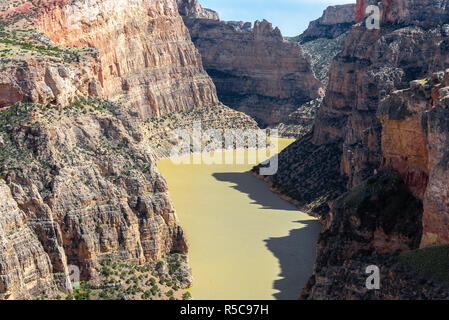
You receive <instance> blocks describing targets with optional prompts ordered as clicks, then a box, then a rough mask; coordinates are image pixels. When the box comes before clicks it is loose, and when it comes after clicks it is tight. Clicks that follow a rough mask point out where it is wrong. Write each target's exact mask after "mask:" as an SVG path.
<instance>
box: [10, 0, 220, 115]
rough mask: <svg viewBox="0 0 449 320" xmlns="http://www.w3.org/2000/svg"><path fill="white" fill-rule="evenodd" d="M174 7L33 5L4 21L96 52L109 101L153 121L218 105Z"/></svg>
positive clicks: (64, 0)
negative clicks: (28, 26) (124, 103)
mask: <svg viewBox="0 0 449 320" xmlns="http://www.w3.org/2000/svg"><path fill="white" fill-rule="evenodd" d="M177 8H178V7H177V4H176V2H175V0H166V1H162V2H160V1H155V0H151V1H150V0H137V1H131V0H123V1H103V0H97V1H87V0H82V1H68V0H59V1H54V0H47V1H29V2H25V3H23V4H17V6H16V7H13V8H11V9H9V10H8V11H6V12H5V13H4V14H3V18H2V19H3V20H7V21H8V20H9V21H11V20H13V19H14V21H16V20H18V19H19V22H21V21H23V20H25V21H31V22H32V25H33V26H34V27H36V28H37V29H38V30H39V32H40V33H41V34H43V35H44V36H46V37H47V38H49V39H50V40H51V41H52V42H53V43H54V44H56V45H59V46H63V47H70V46H77V47H90V48H94V49H96V50H97V52H98V55H97V65H96V67H95V68H93V70H92V72H91V74H92V75H94V76H95V77H96V78H97V79H98V81H99V82H100V83H101V87H102V89H103V91H104V95H105V97H107V98H109V99H114V100H118V99H119V98H122V99H123V100H124V101H127V103H129V104H133V105H134V106H135V109H136V111H137V112H139V116H140V117H142V118H149V117H152V116H155V115H161V114H167V113H169V112H174V111H179V110H187V109H191V108H193V107H195V106H209V105H214V104H217V103H218V98H217V95H216V91H215V87H214V85H213V83H212V81H211V80H210V78H209V77H204V76H203V75H204V74H205V72H204V69H203V67H202V64H201V57H200V55H199V53H198V51H197V50H196V49H195V47H194V45H193V44H192V42H191V41H190V36H189V32H188V30H187V28H186V27H185V25H184V23H183V20H182V18H181V17H180V15H179V14H178V9H177ZM22 16H24V18H22V19H21V17H22ZM44 71H45V69H44ZM38 76H39V77H41V76H40V75H38ZM18 80H20V79H18Z"/></svg>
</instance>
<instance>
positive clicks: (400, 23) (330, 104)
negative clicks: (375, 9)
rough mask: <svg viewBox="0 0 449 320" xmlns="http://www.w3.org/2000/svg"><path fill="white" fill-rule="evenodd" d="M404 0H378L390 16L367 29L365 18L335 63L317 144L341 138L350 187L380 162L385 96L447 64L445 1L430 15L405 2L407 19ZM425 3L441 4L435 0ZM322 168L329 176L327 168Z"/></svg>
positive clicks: (320, 116) (316, 128)
mask: <svg viewBox="0 0 449 320" xmlns="http://www.w3.org/2000/svg"><path fill="white" fill-rule="evenodd" d="M400 3H402V1H396V2H389V1H383V2H382V3H381V4H380V5H381V13H382V17H385V18H383V19H384V20H382V21H387V22H388V23H384V22H382V21H381V29H380V30H368V29H367V28H366V26H365V24H363V23H361V24H358V25H356V26H354V27H353V28H352V29H351V31H350V32H349V35H348V37H347V39H346V41H345V44H344V46H343V49H342V51H341V52H340V53H339V54H338V55H337V56H336V58H335V59H334V61H333V64H332V66H331V70H330V74H329V86H328V89H327V92H326V96H325V98H324V101H323V103H322V104H321V107H320V109H319V111H318V114H317V117H316V120H315V126H314V138H313V143H314V144H315V145H317V146H323V145H326V144H329V143H332V144H333V143H336V142H337V143H338V142H339V141H343V152H342V154H341V155H340V156H341V161H340V168H341V174H342V175H343V176H345V177H347V178H348V180H347V181H348V184H347V187H348V188H352V187H353V186H356V185H358V184H359V183H361V182H362V181H363V180H364V179H366V178H368V177H369V176H371V175H372V174H373V173H374V170H375V169H378V168H379V167H380V165H381V162H382V156H381V124H380V122H379V120H378V119H377V117H376V111H377V109H378V105H379V102H380V101H381V99H382V98H384V97H385V96H386V95H388V94H390V93H391V92H393V91H394V90H396V89H402V88H406V87H408V85H409V82H410V81H412V80H414V79H417V78H420V77H424V76H425V75H428V74H430V73H432V72H434V71H438V70H440V69H444V68H445V67H444V66H445V65H446V64H447V63H448V62H449V61H448V58H449V57H448V55H447V54H446V51H447V50H446V49H444V48H445V45H446V42H447V41H448V40H449V39H448V37H447V32H446V31H445V30H446V28H445V27H444V25H440V24H439V22H438V21H439V20H438V18H439V17H440V16H444V15H445V14H446V11H445V9H444V8H445V7H444V6H443V7H441V9H440V11H439V13H435V16H434V18H432V19H430V18H428V17H427V14H424V15H423V14H420V12H422V11H423V10H422V9H423V7H422V5H421V4H420V3H415V4H416V6H413V5H411V4H410V2H404V3H407V5H405V4H403V6H405V7H406V8H407V10H408V11H407V12H408V13H409V15H411V18H410V19H409V18H407V17H406V16H404V15H402V14H398V13H397V12H400V8H402V7H401V6H400ZM427 5H429V6H431V7H432V8H433V7H437V2H432V3H431V2H429V3H427ZM390 10H393V11H394V12H396V13H394V14H393V13H391V12H390ZM401 10H402V9H401ZM435 10H436V9H435ZM432 12H434V10H433V11H432ZM393 17H396V18H393ZM382 23H383V24H382ZM407 23H408V25H407ZM285 152H288V150H286V151H285ZM318 165H319V164H318ZM321 171H322V172H323V176H322V178H323V179H326V176H327V171H325V170H321ZM291 174H292V172H291V171H289V170H286V171H285V172H284V171H282V172H279V175H285V177H288V176H290V175H291ZM298 188H300V187H299V186H297V189H298Z"/></svg>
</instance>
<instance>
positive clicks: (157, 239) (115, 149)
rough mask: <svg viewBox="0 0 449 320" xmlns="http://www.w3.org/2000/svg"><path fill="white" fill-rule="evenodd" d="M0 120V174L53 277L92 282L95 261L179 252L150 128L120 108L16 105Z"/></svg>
mask: <svg viewBox="0 0 449 320" xmlns="http://www.w3.org/2000/svg"><path fill="white" fill-rule="evenodd" d="M0 117H1V120H0V132H1V135H2V139H3V143H2V144H3V147H2V150H3V151H2V154H1V157H0V168H1V176H2V177H3V179H4V180H5V181H6V183H7V184H8V186H10V189H11V193H12V196H13V199H14V200H15V202H16V203H17V206H18V207H19V208H20V210H21V211H20V212H22V222H23V224H24V227H23V228H24V230H26V228H29V229H30V230H32V231H33V232H34V233H35V235H34V236H33V238H32V240H33V241H34V242H36V241H38V242H39V243H40V247H39V248H41V253H43V252H45V255H44V257H45V259H47V260H48V262H49V263H51V264H50V266H49V267H48V268H50V270H51V273H52V274H67V271H68V269H67V266H68V265H75V266H77V267H78V268H79V269H80V272H81V280H91V279H95V278H97V277H98V272H99V269H100V263H101V261H102V260H104V259H112V260H114V259H124V260H127V261H129V262H133V263H145V262H147V261H154V260H157V259H159V258H161V257H162V256H164V255H166V254H168V253H170V252H180V253H185V252H186V251H187V243H186V239H185V236H184V233H183V231H182V229H181V227H180V226H179V224H178V221H177V218H176V213H175V211H174V207H173V205H172V203H171V201H170V199H169V196H168V190H167V184H166V182H165V180H164V178H163V177H162V176H161V175H160V174H159V173H158V171H157V169H156V162H155V159H154V156H153V154H152V151H151V149H149V148H148V145H147V143H146V139H148V136H149V132H148V130H146V129H145V128H144V126H143V124H141V123H140V121H139V120H138V119H137V118H136V117H135V116H131V115H130V110H128V109H127V108H126V107H124V106H120V105H115V104H112V103H109V102H106V101H103V100H94V99H92V98H89V99H87V100H84V99H83V100H77V101H75V102H74V103H72V104H71V105H69V106H66V107H64V109H63V108H62V107H54V108H53V107H47V108H42V107H39V105H34V104H22V103H19V104H16V105H14V106H11V107H9V108H7V109H6V110H3V111H2V112H1V113H0ZM4 228H11V227H8V226H5V227H4ZM6 230H7V229H6ZM28 245H30V248H32V245H33V242H30V243H29V244H26V243H25V244H24V246H28ZM47 260H45V261H47ZM2 263H3V262H2ZM29 267H30V272H32V271H31V268H32V267H33V266H32V265H30V266H29ZM34 272H37V271H34ZM59 285H60V286H61V287H64V286H65V283H59Z"/></svg>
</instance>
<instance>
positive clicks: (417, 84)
mask: <svg viewBox="0 0 449 320" xmlns="http://www.w3.org/2000/svg"><path fill="white" fill-rule="evenodd" d="M448 101H449V73H447V72H439V73H435V74H434V75H433V76H432V77H431V78H427V79H423V80H419V81H413V82H412V83H411V88H410V89H408V90H403V91H397V92H394V93H393V94H392V95H391V96H389V97H388V98H386V99H385V100H384V101H382V103H381V105H380V108H379V110H378V116H379V119H380V120H381V123H382V157H383V161H382V166H383V167H385V168H393V169H395V170H397V171H398V172H399V173H400V174H401V176H402V178H403V180H404V181H405V183H406V184H407V185H408V186H409V188H410V190H411V191H412V192H413V194H414V195H415V196H416V197H418V198H419V199H421V200H422V201H423V204H424V214H423V221H422V224H423V238H422V241H421V246H429V245H441V244H448V243H449V231H448V230H449V220H448V219H449V206H448V199H449V183H448V181H449V180H448V172H449V171H448V163H449V162H448V159H449V108H448V107H449V105H448V103H447V102H448Z"/></svg>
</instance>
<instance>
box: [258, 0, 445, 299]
mask: <svg viewBox="0 0 449 320" xmlns="http://www.w3.org/2000/svg"><path fill="white" fill-rule="evenodd" d="M368 4H377V5H379V8H380V22H381V28H380V29H379V30H369V29H367V28H366V26H365V23H364V21H363V20H364V15H363V13H364V12H365V8H366V6H367V5H368ZM447 8H449V2H447V1H437V0H425V1H402V0H396V1H395V0H388V1H387V0H384V1H381V2H378V1H375V2H374V1H371V2H370V1H358V2H357V8H356V15H357V17H356V18H357V19H356V20H357V21H359V22H360V23H358V24H356V25H355V26H353V27H352V28H351V30H350V31H349V34H348V36H347V39H346V41H345V43H344V46H343V48H342V50H341V52H340V53H339V54H338V55H337V56H336V57H335V58H334V60H333V62H332V66H331V69H330V75H329V86H328V89H327V91H326V96H325V98H324V100H323V103H322V104H321V106H320V109H319V111H318V114H317V117H316V119H315V125H314V130H313V135H311V136H307V137H304V138H303V139H300V140H298V141H297V142H296V143H295V144H293V145H292V146H290V147H289V148H287V149H286V150H285V151H283V152H282V153H281V154H280V155H279V161H280V163H284V162H285V163H286V164H285V165H282V164H281V165H280V168H279V172H278V174H277V175H275V176H273V177H265V179H266V180H267V181H268V182H269V183H270V184H271V185H272V187H273V189H275V190H277V191H278V192H281V193H283V194H284V195H286V196H288V197H290V198H291V200H292V201H294V202H295V203H296V204H297V205H299V206H301V207H302V208H304V209H306V210H310V211H312V212H315V213H318V214H320V215H321V216H322V218H323V222H324V224H325V230H324V231H323V233H322V235H321V237H320V241H319V249H318V256H317V263H316V266H315V271H314V275H313V277H312V278H311V280H310V282H309V284H308V286H307V287H306V288H305V291H304V292H303V295H302V297H303V298H308V299H341V298H347V299H354V298H357V299H376V298H377V299H398V298H399V299H433V298H435V299H439V298H447V297H448V292H449V291H448V289H447V288H445V287H444V286H441V285H436V284H435V283H434V282H433V280H432V277H433V276H434V275H432V274H431V275H430V276H429V274H427V275H424V276H423V275H422V274H420V275H419V277H418V276H413V272H418V273H420V272H421V271H422V270H421V269H422V268H423V261H432V260H431V259H436V258H435V257H433V258H432V256H428V257H427V258H426V259H422V260H420V263H418V264H417V265H415V267H416V268H415V271H412V273H411V274H410V273H409V272H408V271H404V270H402V266H401V263H399V262H398V259H399V260H401V259H403V257H404V256H409V255H408V254H407V252H408V251H410V250H417V249H418V248H425V247H427V246H429V245H446V246H447V245H448V244H449V241H448V237H447V223H446V222H445V221H446V220H447V216H448V214H449V212H448V208H447V202H448V193H447V181H446V180H445V179H446V177H447V150H448V145H447V119H448V115H447V112H446V111H447V107H446V103H445V101H446V96H447V92H446V91H447V90H446V86H447V83H446V75H445V73H444V72H443V73H441V72H439V71H440V70H445V68H446V67H447V65H448V63H449V55H448V53H447V43H448V41H449V32H448V30H449V26H448V24H447V22H449V11H448V9H447ZM435 72H437V73H435ZM434 73H435V74H434ZM420 79H421V80H420ZM317 159H319V160H317ZM383 170H387V173H385V172H384V171H383ZM389 170H393V172H390V171H389ZM255 171H256V172H257V169H256V170H255ZM388 172H390V173H388ZM346 190H349V191H348V193H344V192H345V191H346ZM388 190H390V191H391V192H386V191H388ZM341 194H343V195H341ZM339 195H341V196H340V197H338V196H339ZM395 196H397V197H398V198H395ZM407 199H409V200H407ZM404 206H411V207H410V208H404ZM386 212H391V214H388V215H385V213H386ZM405 213H407V214H410V215H407V216H404V214H405ZM399 217H402V218H400V219H398V218H399ZM412 230H414V231H413V232H411V231H412ZM339 250H343V251H339ZM442 250H443V249H442ZM425 252H428V251H426V249H419V250H418V251H412V253H410V254H411V255H412V257H413V256H414V257H419V256H421V257H422V256H424V254H425ZM443 252H445V251H444V250H443ZM383 255H385V256H387V258H385V257H384V258H383V257H382V256H383ZM429 259H430V260H429ZM412 260H413V259H412ZM446 260H447V257H446ZM433 262H434V263H435V264H437V260H434V261H433ZM371 264H374V265H378V266H379V267H380V268H381V272H382V279H383V281H384V282H382V283H383V285H384V286H383V287H382V288H381V290H379V291H375V292H374V291H369V290H367V288H366V287H365V284H364V282H363V279H365V280H366V278H367V277H364V275H365V274H364V272H365V268H366V266H368V265H371ZM420 268H421V269H420ZM401 270H402V271H401ZM433 271H434V270H433ZM420 277H421V280H419V281H416V279H419V278H420ZM436 278H438V277H436ZM429 279H430V280H429ZM440 280H441V279H440ZM440 280H438V281H440ZM419 290H421V291H419Z"/></svg>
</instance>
